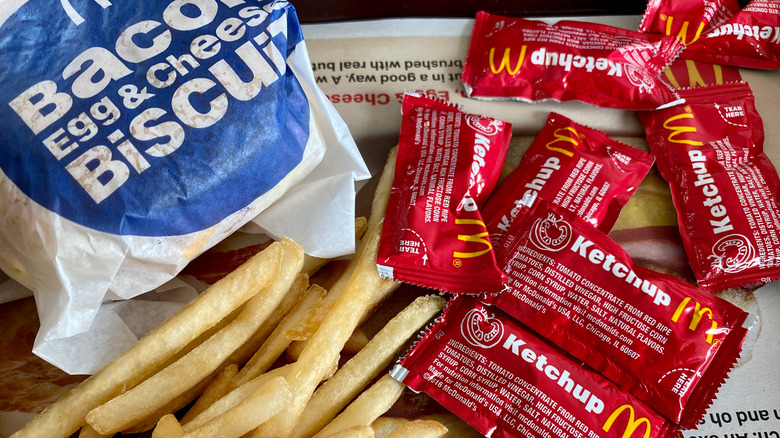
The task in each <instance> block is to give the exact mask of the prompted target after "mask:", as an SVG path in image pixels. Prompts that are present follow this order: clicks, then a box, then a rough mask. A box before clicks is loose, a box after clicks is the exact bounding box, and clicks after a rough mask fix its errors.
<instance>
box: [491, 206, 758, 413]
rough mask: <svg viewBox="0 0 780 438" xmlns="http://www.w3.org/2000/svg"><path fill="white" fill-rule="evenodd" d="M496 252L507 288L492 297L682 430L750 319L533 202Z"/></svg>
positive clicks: (729, 361) (720, 377)
mask: <svg viewBox="0 0 780 438" xmlns="http://www.w3.org/2000/svg"><path fill="white" fill-rule="evenodd" d="M497 253H498V257H499V260H500V263H501V265H502V266H503V267H504V270H505V271H506V273H507V275H508V276H509V284H510V285H511V287H510V290H509V291H507V292H504V293H501V294H497V295H494V296H491V297H489V298H488V300H487V301H488V302H489V303H491V304H493V305H495V306H496V307H499V308H501V309H502V310H504V311H505V312H507V313H508V314H510V315H512V316H513V317H515V318H517V320H518V321H520V322H521V323H523V324H525V325H527V326H528V327H529V328H531V329H532V330H534V331H536V332H537V333H539V334H540V335H541V336H542V337H544V338H546V339H548V340H549V341H550V342H552V343H553V344H556V345H558V346H559V347H561V348H562V349H564V350H566V351H567V352H569V353H570V354H572V355H573V356H574V357H576V358H578V359H580V360H582V361H583V362H584V363H585V364H587V365H589V366H591V367H593V368H594V369H595V370H596V371H597V372H599V373H600V374H602V375H603V376H605V377H607V378H608V379H610V380H611V381H613V382H615V383H616V384H617V385H618V386H620V387H621V388H623V389H624V390H626V391H628V392H630V393H631V394H633V395H634V396H636V397H637V398H639V399H641V400H643V401H644V402H646V403H647V404H648V405H650V406H651V407H653V408H654V409H655V410H657V411H658V412H660V413H661V414H663V415H664V416H666V417H667V418H669V419H671V420H673V421H674V422H676V423H678V424H679V425H680V426H682V427H684V428H693V427H695V426H696V424H697V423H698V422H699V420H700V419H701V417H702V416H703V415H704V412H705V410H706V409H707V407H708V406H709V405H710V403H711V402H712V400H713V398H714V397H715V393H716V392H717V390H718V388H719V387H720V385H721V384H722V383H723V381H724V380H725V379H726V376H727V374H728V372H729V371H730V370H731V369H732V368H733V366H734V363H735V362H736V360H737V359H738V357H739V352H740V350H741V346H742V342H743V340H744V338H745V335H746V334H747V329H746V328H745V327H743V324H744V322H745V320H746V318H747V313H746V312H744V311H743V310H742V309H740V308H738V307H737V306H734V305H733V304H731V303H729V302H727V301H725V300H723V299H721V298H719V297H717V296H715V295H713V294H710V293H707V292H705V291H702V290H701V289H699V288H697V287H695V286H693V285H691V284H688V283H686V282H684V281H682V280H680V279H678V278H676V277H672V276H670V275H666V274H662V273H659V272H655V271H652V270H650V269H646V268H643V267H642V266H639V265H636V264H634V263H633V262H632V261H631V259H630V257H629V256H628V254H627V253H626V252H625V251H624V250H623V249H622V248H621V247H620V246H619V245H618V244H617V243H615V242H614V241H613V240H612V239H610V238H609V237H608V236H607V235H606V234H604V233H602V232H600V231H598V230H596V229H595V228H593V227H592V226H590V225H588V224H587V223H586V222H584V221H582V220H581V219H580V218H579V217H577V215H576V214H574V213H572V212H570V211H568V210H565V209H562V208H559V207H557V206H555V205H553V204H549V203H546V202H539V203H537V204H536V205H535V206H534V207H532V208H531V209H530V211H529V212H528V213H527V214H523V215H522V217H521V218H518V220H517V221H516V222H515V223H514V225H513V226H512V228H510V230H509V232H508V233H507V234H505V236H504V238H503V239H502V241H501V244H500V246H499V247H497Z"/></svg>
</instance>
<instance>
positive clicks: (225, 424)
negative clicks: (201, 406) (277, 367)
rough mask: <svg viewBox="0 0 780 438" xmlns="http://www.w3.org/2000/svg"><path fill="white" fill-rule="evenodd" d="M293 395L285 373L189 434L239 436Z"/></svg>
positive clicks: (191, 437) (190, 437) (197, 436)
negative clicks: (284, 375)
mask: <svg viewBox="0 0 780 438" xmlns="http://www.w3.org/2000/svg"><path fill="white" fill-rule="evenodd" d="M290 399H292V392H290V385H289V384H288V383H287V380H286V379H285V378H284V377H276V378H272V379H270V380H268V381H266V382H265V383H263V384H262V385H260V387H259V388H257V389H256V390H255V391H253V392H252V394H250V395H249V396H248V397H246V398H245V399H244V400H242V401H241V403H239V404H238V405H236V406H234V407H233V408H231V409H229V410H227V411H225V412H224V413H222V414H221V415H219V416H217V417H215V418H214V419H212V420H211V421H209V422H207V423H206V424H204V425H202V426H200V427H199V428H197V429H195V430H194V431H192V432H187V434H186V435H185V437H186V438H206V437H215V436H219V437H221V438H239V437H241V436H243V435H244V434H246V433H247V432H250V431H252V430H253V429H255V428H256V427H257V426H259V425H260V424H262V423H264V422H265V421H267V420H268V419H269V418H271V417H273V416H274V415H276V413H278V412H279V411H281V410H282V409H283V408H284V407H285V406H286V405H287V403H289V402H290Z"/></svg>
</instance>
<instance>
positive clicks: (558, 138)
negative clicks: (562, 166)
mask: <svg viewBox="0 0 780 438" xmlns="http://www.w3.org/2000/svg"><path fill="white" fill-rule="evenodd" d="M553 135H554V136H555V140H553V141H551V142H549V143H547V144H546V145H544V146H545V147H546V148H547V149H548V150H551V151H553V152H559V153H561V154H563V155H566V156H567V157H573V156H574V152H572V151H570V150H568V149H564V148H561V147H556V146H553V145H554V144H556V143H561V142H563V143H571V144H573V145H574V146H577V145H579V144H580V133H579V132H577V130H576V129H574V128H572V127H571V126H567V127H566V128H561V129H556V130H555V132H554V133H553Z"/></svg>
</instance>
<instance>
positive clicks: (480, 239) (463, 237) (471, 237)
mask: <svg viewBox="0 0 780 438" xmlns="http://www.w3.org/2000/svg"><path fill="white" fill-rule="evenodd" d="M455 225H478V226H479V227H480V228H481V229H482V230H484V231H482V232H480V233H477V234H458V240H460V241H463V242H476V243H479V244H482V245H485V249H483V250H481V251H473V252H460V251H453V252H452V256H453V257H457V258H464V259H469V258H473V257H479V256H481V255H482V254H485V253H486V252H488V251H490V250H491V249H493V244H492V243H490V238H489V236H490V233H488V231H487V227H486V226H485V223H484V222H482V221H480V220H477V219H455ZM486 237H487V239H486Z"/></svg>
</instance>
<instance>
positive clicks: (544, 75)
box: [463, 12, 684, 110]
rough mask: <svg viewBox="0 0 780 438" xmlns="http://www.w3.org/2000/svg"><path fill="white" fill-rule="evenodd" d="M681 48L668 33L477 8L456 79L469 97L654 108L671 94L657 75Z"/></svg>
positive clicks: (670, 99) (667, 101) (670, 98)
mask: <svg viewBox="0 0 780 438" xmlns="http://www.w3.org/2000/svg"><path fill="white" fill-rule="evenodd" d="M683 47H684V45H683V44H682V42H680V41H679V40H677V39H675V38H672V37H667V36H664V35H657V34H647V33H641V32H634V31H630V30H625V29H620V28H616V27H612V26H606V25H601V24H593V23H583V22H575V21H560V22H558V23H556V24H554V25H548V24H545V23H543V22H541V21H531V20H525V19H522V18H512V17H503V16H498V15H492V14H488V13H485V12H479V13H478V14H477V18H476V22H475V25H474V31H473V34H472V36H471V44H470V47H469V51H468V54H467V57H466V63H465V65H464V68H463V84H464V87H465V89H466V93H467V94H468V96H469V97H478V98H509V99H520V100H524V101H531V102H536V101H542V100H548V99H551V100H555V101H568V100H579V101H582V102H585V103H589V104H592V105H596V106H605V107H612V108H621V109H630V110H646V109H655V108H658V107H662V106H664V105H667V104H670V103H671V102H674V101H676V100H678V97H677V95H676V94H675V92H674V91H673V90H672V89H671V88H670V87H669V86H668V85H666V84H665V83H664V82H663V81H661V80H660V75H661V72H662V71H663V69H664V68H666V66H668V65H669V63H671V62H672V60H674V59H675V58H676V57H677V56H678V55H679V53H680V51H681V50H682V49H683Z"/></svg>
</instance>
